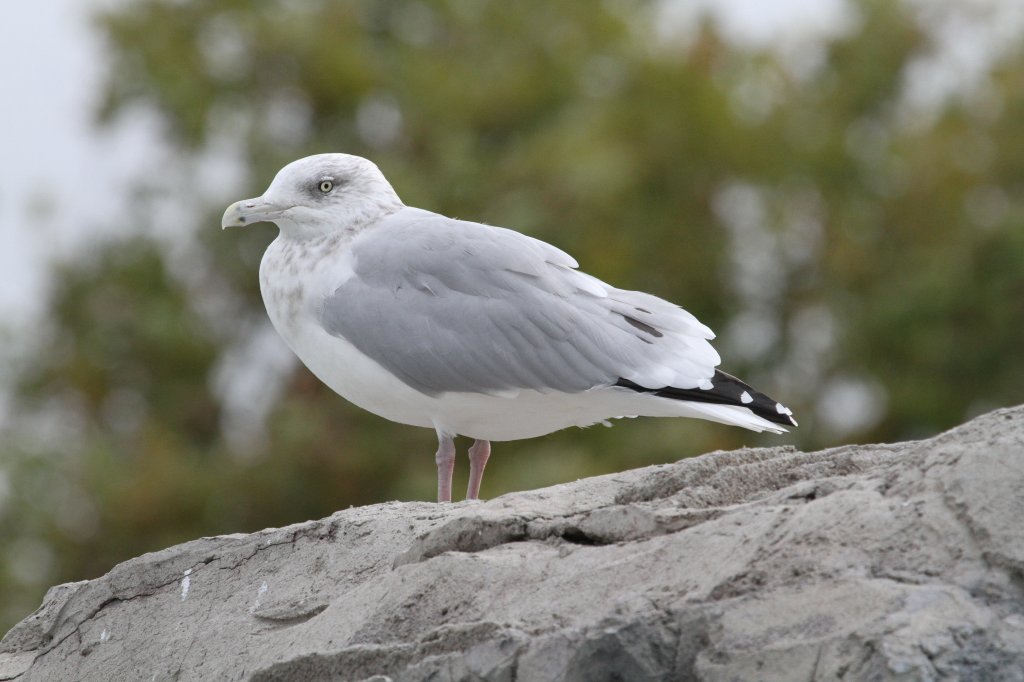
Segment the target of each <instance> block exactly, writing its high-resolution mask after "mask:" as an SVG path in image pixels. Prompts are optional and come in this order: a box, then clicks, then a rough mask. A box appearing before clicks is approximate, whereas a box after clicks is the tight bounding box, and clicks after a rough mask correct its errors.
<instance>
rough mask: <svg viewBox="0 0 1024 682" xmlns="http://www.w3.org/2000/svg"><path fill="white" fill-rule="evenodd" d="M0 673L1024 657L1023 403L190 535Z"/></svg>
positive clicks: (912, 662) (98, 676)
mask: <svg viewBox="0 0 1024 682" xmlns="http://www.w3.org/2000/svg"><path fill="white" fill-rule="evenodd" d="M0 652H2V653H0V679H4V680H15V679H16V680H18V681H19V682H29V681H36V680H171V679H176V680H177V679H180V680H252V681H257V680H258V681H263V682H269V681H271V680H374V681H377V682H384V681H385V680H393V681H403V682H404V681H409V682H413V681H420V680H423V681H426V680H433V681H443V680H504V681H507V682H511V681H512V680H517V681H518V682H523V681H530V680H568V681H574V680H578V681H580V682H583V681H586V682H595V681H601V680H630V681H632V682H642V681H644V680H666V679H703V680H755V679H756V680H792V679H839V678H841V679H844V680H885V679H894V680H945V679H950V680H952V679H999V680H1024V407H1017V408H1013V409H1005V410H999V411H996V412H993V413H991V414H988V415H985V416H983V417H979V418H978V419H975V420H974V421H972V422H969V423H967V424H965V425H963V426H961V427H959V428H956V429H954V430H952V431H949V432H947V433H944V434H942V435H939V436H937V437H935V438H932V439H930V440H925V441H918V442H910V443H900V444H896V445H865V446H846V447H841V448H835V449H831V450H824V451H821V452H811V453H804V452H798V451H795V450H793V449H791V448H763V449H744V450H737V451H734V452H716V453H711V454H708V455H705V456H703V457H698V458H695V459H687V460H683V461H680V462H677V463H675V464H671V465H664V466H655V467H648V468H646V469H639V470H635V471H627V472H624V473H621V474H614V475H610V476H602V477H598V478H592V479H587V480H582V481H577V482H575V483H568V484H565V485H558V486H554V487H552V488H547V489H544V490H537V491H532V492H525V493H515V494H510V495H505V496H502V497H499V498H497V499H495V500H491V501H489V502H484V503H459V504H454V505H436V504H428V503H419V502H416V503H398V502H389V503H386V504H378V505H374V506H370V507H362V508H356V509H347V510H345V511H340V512H338V513H336V514H334V515H333V516H331V517H329V518H326V519H323V520H320V521H311V522H308V523H302V524H298V525H295V526H290V527H288V528H281V529H268V530H265V531H261V532H259V533H253V534H251V535H229V536H222V537H215V538H204V539H201V540H196V541H194V542H188V543H185V544H183V545H179V546H177V547H171V548H170V549H166V550H163V551H160V552H155V553H153V554H147V555H144V556H141V557H139V558H137V559H132V560H131V561H127V562H125V563H123V564H120V565H118V566H116V567H115V568H114V569H113V570H112V571H111V572H110V573H108V574H107V575H105V576H103V577H102V578H99V579H96V580H90V581H85V582H79V583H72V584H68V585H60V586H58V587H55V588H53V589H52V590H50V592H49V593H48V594H47V595H46V598H45V600H44V603H43V605H42V606H41V607H40V609H39V610H38V611H36V612H35V613H34V614H32V615H31V616H29V617H28V618H26V619H25V620H24V621H22V622H21V623H19V624H18V625H17V626H15V627H14V629H12V630H11V631H10V632H9V633H8V634H7V636H6V637H5V638H4V639H3V642H2V644H0Z"/></svg>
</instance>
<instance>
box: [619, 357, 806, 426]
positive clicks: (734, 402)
mask: <svg viewBox="0 0 1024 682" xmlns="http://www.w3.org/2000/svg"><path fill="white" fill-rule="evenodd" d="M614 385H615V386H619V387H621V388H628V389H630V390H631V391H636V392H637V393H646V394H650V395H654V396H657V397H659V398H670V399H672V400H679V401H682V402H685V403H687V404H688V407H689V408H690V409H692V410H693V411H694V412H697V413H698V415H694V416H700V417H703V418H704V419H710V420H712V421H717V422H722V423H723V424H732V425H735V426H742V427H744V428H748V429H751V430H753V431H772V432H774V433H783V432H785V431H786V429H784V428H779V427H778V426H775V424H781V425H783V426H796V425H797V423H796V420H795V419H793V412H792V411H791V410H790V409H789V408H788V407H785V406H784V405H783V404H782V403H780V402H778V401H776V400H773V399H772V398H769V397H768V396H766V395H765V394H764V393H761V392H760V391H756V390H754V389H753V388H751V387H750V386H749V385H747V384H745V383H743V382H742V381H740V380H739V379H737V378H736V377H734V376H732V375H731V374H726V373H725V372H722V371H720V370H715V375H714V376H713V377H711V380H710V386H709V387H708V388H675V387H672V386H665V387H664V388H645V387H644V386H641V385H640V384H637V383H634V382H632V381H630V380H629V379H619V380H618V381H617V382H615V384H614Z"/></svg>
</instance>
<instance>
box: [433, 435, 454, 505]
mask: <svg viewBox="0 0 1024 682" xmlns="http://www.w3.org/2000/svg"><path fill="white" fill-rule="evenodd" d="M434 461H435V462H437V501H438V502H451V501H452V472H454V471H455V441H453V440H452V437H451V436H449V435H448V434H446V433H441V432H440V431H439V432H438V434H437V454H436V455H434Z"/></svg>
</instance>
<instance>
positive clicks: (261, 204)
mask: <svg viewBox="0 0 1024 682" xmlns="http://www.w3.org/2000/svg"><path fill="white" fill-rule="evenodd" d="M285 208H286V207H283V206H277V205H276V204H271V203H269V202H266V201H264V200H263V197H257V198H255V199H242V200H241V201H236V202H235V203H233V204H231V205H230V206H228V210H226V211H224V217H223V218H221V219H220V227H221V229H226V228H228V227H243V226H245V225H251V224H252V223H262V222H273V220H274V218H277V217H278V216H279V215H280V214H281V212H282V211H284V210H285Z"/></svg>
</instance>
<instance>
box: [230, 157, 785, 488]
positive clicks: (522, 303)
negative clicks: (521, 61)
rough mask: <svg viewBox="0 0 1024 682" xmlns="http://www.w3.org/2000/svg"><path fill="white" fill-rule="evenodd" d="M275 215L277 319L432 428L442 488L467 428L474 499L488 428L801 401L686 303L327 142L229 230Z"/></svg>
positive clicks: (364, 400)
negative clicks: (473, 212) (760, 383)
mask: <svg viewBox="0 0 1024 682" xmlns="http://www.w3.org/2000/svg"><path fill="white" fill-rule="evenodd" d="M258 222H272V223H275V224H276V225H277V227H278V229H279V234H278V236H277V238H276V239H275V240H274V241H273V242H272V243H271V244H270V246H269V247H267V250H266V252H265V253H264V255H263V260H262V262H261V263H260V272H259V278H260V291H261V293H262V296H263V302H264V304H265V305H266V308H267V314H268V315H269V317H270V321H271V323H272V324H273V326H274V328H275V329H276V330H277V332H278V333H279V334H280V335H281V337H282V338H283V339H284V341H285V343H286V344H287V345H288V346H289V347H290V348H291V350H292V351H293V352H294V353H295V354H296V355H297V356H298V357H299V359H301V360H302V362H303V363H304V364H305V365H306V367H308V368H309V369H310V371H312V372H313V374H315V375H316V376H317V377H318V378H319V379H320V380H321V381H323V382H324V383H325V384H327V386H329V387H330V388H331V389H332V390H334V391H335V392H336V393H338V394H339V395H341V396H342V397H343V398H345V399H346V400H348V401H350V402H352V403H354V404H355V405H358V406H359V407H361V408H363V409H365V410H368V411H370V412H373V413H374V414H377V415H379V416H381V417H384V418H385V419H389V420H391V421H395V422H399V423H401V424H409V425H412V426H420V427H426V428H432V429H434V431H435V432H436V433H437V439H438V448H437V453H436V454H435V462H436V463H437V499H438V502H450V501H451V498H452V490H451V486H452V472H453V470H454V467H455V443H454V438H455V436H457V435H463V436H468V437H470V438H473V439H474V443H473V445H472V446H471V447H470V448H469V465H470V475H469V486H468V489H467V492H466V498H467V499H477V498H478V497H479V494H480V483H481V481H482V479H483V473H484V467H485V466H486V464H487V460H488V458H489V457H490V454H491V442H492V441H506V440H518V439H523V438H533V437H536V436H542V435H544V434H548V433H551V432H553V431H558V430H560V429H564V428H567V427H570V426H580V427H585V426H590V425H592V424H597V423H604V424H606V425H607V424H608V423H609V422H608V420H609V419H613V418H619V417H635V416H651V417H694V418H699V419H707V420H711V421H714V422H720V423H723V424H729V425H734V426H742V427H744V428H747V429H750V430H752V431H770V432H773V433H782V432H784V431H786V429H785V428H784V427H785V426H796V420H794V419H793V415H792V412H791V411H790V410H789V409H788V408H787V407H785V406H783V405H782V404H781V403H779V402H777V401H775V400H773V399H771V398H769V397H768V396H766V395H764V394H763V393H760V392H758V391H756V390H754V389H753V388H751V387H750V386H748V385H747V384H745V383H743V382H742V381H740V380H739V379H737V378H736V377H734V376H731V375H729V374H726V373H725V372H722V371H720V370H718V369H716V367H717V366H718V364H719V363H720V362H721V358H720V357H719V355H718V353H717V352H716V351H715V349H714V348H713V347H712V346H711V344H710V343H709V340H710V339H713V338H714V334H713V333H712V331H711V330H710V329H709V328H708V327H706V326H705V325H703V324H701V323H700V322H699V321H698V320H697V318H696V317H694V316H693V315H691V314H690V313H688V312H687V311H686V310H684V309H682V308H680V307H679V306H677V305H675V304H673V303H669V302H668V301H665V300H663V299H661V298H658V297H656V296H653V295H651V294H646V293H642V292H639V291H628V290H625V289H618V288H616V287H614V286H612V285H610V284H606V283H605V282H603V281H601V280H600V279H597V278H596V277H592V276H591V275H588V274H586V273H584V272H581V271H580V270H578V269H577V268H578V264H577V262H576V260H575V259H573V258H572V256H570V255H569V254H567V253H565V252H564V251H562V250H560V249H558V248H556V247H554V246H552V245H550V244H548V243H546V242H543V241H540V240H538V239H534V238H532V237H528V236H526V235H524V234H521V233H519V232H515V231H513V230H509V229H505V228H502V227H494V226H490V225H484V224H481V223H474V222H469V221H465V220H456V219H453V218H447V217H445V216H443V215H439V214H437V213H432V212H430V211H426V210H423V209H419V208H412V207H409V206H406V205H405V204H403V203H402V201H401V199H399V198H398V194H396V193H395V190H394V189H393V188H392V187H391V184H390V183H389V182H388V181H387V179H385V177H384V175H383V174H382V173H381V171H380V170H379V169H378V168H377V166H376V165H375V164H374V163H373V162H371V161H369V160H367V159H364V158H361V157H358V156H352V155H349V154H318V155H315V156H309V157H306V158H303V159H299V160H298V161H294V162H292V163H290V164H288V165H287V166H285V167H284V168H283V169H281V171H279V172H278V174H277V175H276V177H275V178H274V180H273V181H272V182H271V183H270V187H269V188H268V189H267V191H266V192H264V193H263V195H262V196H260V197H257V198H255V199H245V200H242V201H238V202H235V203H234V204H231V206H229V207H228V208H227V210H226V211H225V212H224V217H223V219H222V221H221V226H222V228H228V227H238V226H245V225H251V224H252V223H258Z"/></svg>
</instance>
